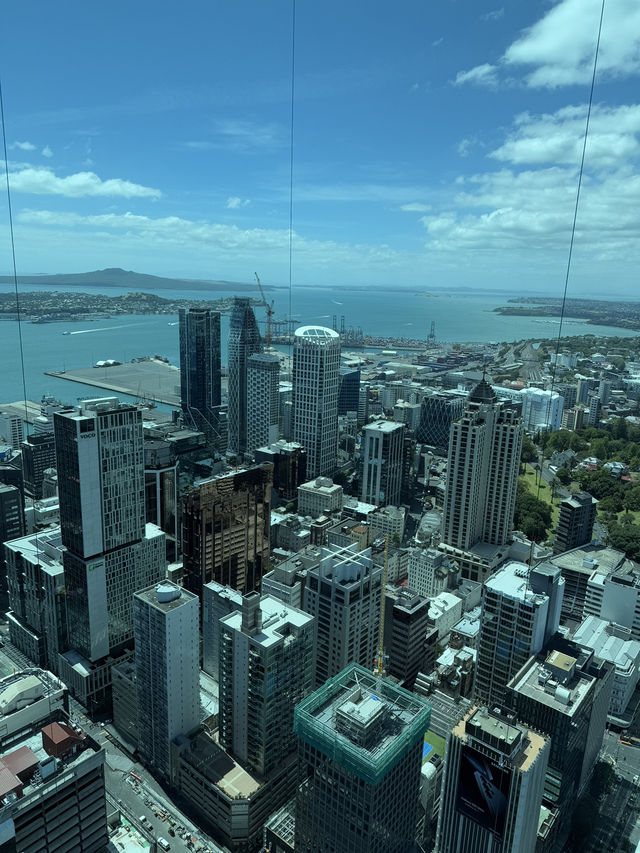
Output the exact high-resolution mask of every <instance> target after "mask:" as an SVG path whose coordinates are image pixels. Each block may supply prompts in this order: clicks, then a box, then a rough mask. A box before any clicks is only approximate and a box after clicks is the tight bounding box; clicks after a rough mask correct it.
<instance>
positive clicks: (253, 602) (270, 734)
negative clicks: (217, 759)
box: [219, 592, 314, 809]
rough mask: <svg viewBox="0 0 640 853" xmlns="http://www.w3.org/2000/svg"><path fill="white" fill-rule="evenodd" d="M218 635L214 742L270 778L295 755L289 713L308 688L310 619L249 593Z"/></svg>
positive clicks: (223, 621) (310, 680)
mask: <svg viewBox="0 0 640 853" xmlns="http://www.w3.org/2000/svg"><path fill="white" fill-rule="evenodd" d="M220 632H221V639H220V715H219V725H220V730H219V740H220V745H221V746H222V747H223V748H224V749H225V751H226V752H228V753H229V754H231V755H233V757H234V758H235V759H236V760H237V761H238V762H239V763H240V764H241V765H242V766H244V767H246V768H247V769H248V770H250V772H252V773H257V774H258V775H259V776H261V777H263V778H268V777H270V776H272V775H273V774H274V773H275V771H276V770H277V768H278V767H279V766H280V765H281V764H282V763H283V762H286V761H287V759H288V758H289V756H290V755H291V753H292V752H294V751H295V735H294V733H293V709H294V706H295V705H296V704H297V703H298V702H301V701H302V700H303V699H304V698H305V697H306V696H308V695H309V693H310V692H311V690H312V689H313V642H314V619H313V617H312V616H309V615H308V614H307V613H303V612H302V611H301V610H298V609H296V608H294V607H288V606H287V605H285V604H283V603H282V601H279V600H278V599H275V598H271V597H269V596H265V597H262V598H260V594H259V593H257V592H251V593H249V594H248V595H245V596H243V598H242V608H241V610H238V611H235V612H233V613H230V614H229V615H228V616H225V617H223V618H222V619H221V620H220ZM281 805H283V803H282V802H281V803H277V804H276V803H274V804H273V807H274V809H275V808H279V807H280V806H281Z"/></svg>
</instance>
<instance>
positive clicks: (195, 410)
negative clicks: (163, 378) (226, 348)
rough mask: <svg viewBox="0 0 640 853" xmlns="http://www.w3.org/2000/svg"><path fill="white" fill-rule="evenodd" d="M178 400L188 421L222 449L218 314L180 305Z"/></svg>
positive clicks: (216, 446) (211, 445)
mask: <svg viewBox="0 0 640 853" xmlns="http://www.w3.org/2000/svg"><path fill="white" fill-rule="evenodd" d="M179 319H180V401H181V405H182V413H183V416H184V418H185V421H186V422H187V424H188V425H189V426H190V427H192V428H193V429H197V430H199V431H200V432H203V433H204V434H205V436H206V437H207V441H208V443H209V445H210V447H211V448H212V449H215V450H218V451H221V450H224V449H225V448H224V447H221V443H222V439H223V437H224V428H225V424H224V423H223V422H222V420H221V416H220V402H221V392H220V373H221V370H220V314H218V313H217V312H215V311H209V310H207V309H205V308H190V309H189V310H188V311H187V310H186V309H184V308H181V309H180V311H179Z"/></svg>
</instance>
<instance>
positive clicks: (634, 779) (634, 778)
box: [633, 774, 640, 785]
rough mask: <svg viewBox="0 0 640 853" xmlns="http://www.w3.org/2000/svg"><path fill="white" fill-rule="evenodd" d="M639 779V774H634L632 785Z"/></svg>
mask: <svg viewBox="0 0 640 853" xmlns="http://www.w3.org/2000/svg"><path fill="white" fill-rule="evenodd" d="M639 780H640V776H638V775H637V774H636V775H635V776H634V777H633V784H634V785H637V784H638V781H639Z"/></svg>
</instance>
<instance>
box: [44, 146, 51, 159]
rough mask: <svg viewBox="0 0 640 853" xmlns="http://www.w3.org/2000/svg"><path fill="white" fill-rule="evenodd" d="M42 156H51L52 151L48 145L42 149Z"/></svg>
mask: <svg viewBox="0 0 640 853" xmlns="http://www.w3.org/2000/svg"><path fill="white" fill-rule="evenodd" d="M42 156H43V157H53V151H52V150H51V149H50V148H49V146H48V145H45V146H44V148H43V149H42Z"/></svg>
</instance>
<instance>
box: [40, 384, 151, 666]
mask: <svg viewBox="0 0 640 853" xmlns="http://www.w3.org/2000/svg"><path fill="white" fill-rule="evenodd" d="M54 425H55V436H56V456H57V468H58V472H59V475H58V487H59V496H60V526H61V532H62V544H63V545H64V546H65V548H66V551H65V552H64V570H65V580H66V585H67V613H68V627H69V645H70V647H71V648H72V649H76V650H77V651H79V652H80V653H81V654H82V655H84V656H85V657H86V658H88V659H89V660H90V661H96V660H98V659H100V658H102V657H104V656H106V655H108V654H109V653H110V652H111V651H114V650H115V649H117V648H119V647H121V646H122V645H123V644H125V643H128V642H130V641H131V639H132V637H133V616H132V596H133V593H134V592H135V591H136V590H137V589H141V588H144V587H146V586H148V585H149V584H150V583H153V582H155V581H159V580H161V579H162V578H163V577H164V573H165V566H166V558H165V541H164V540H165V537H164V534H163V533H162V532H161V531H160V530H159V529H158V528H157V527H155V525H151V524H149V525H147V526H146V527H145V507H144V468H143V453H142V444H143V439H142V415H141V412H140V411H139V409H136V408H135V407H134V406H129V405H124V404H121V403H120V402H119V401H118V399H117V398H115V397H112V398H105V399H97V400H85V401H84V402H83V404H82V408H81V409H79V410H74V411H71V412H61V413H56V414H55V415H54Z"/></svg>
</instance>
